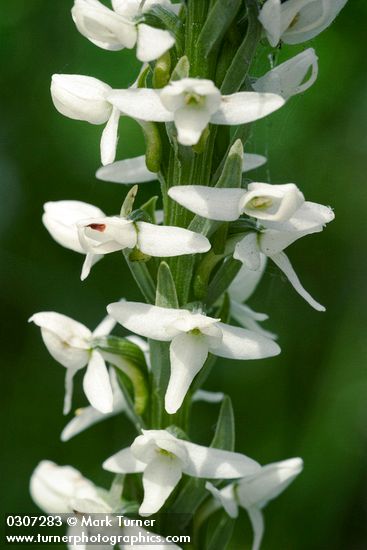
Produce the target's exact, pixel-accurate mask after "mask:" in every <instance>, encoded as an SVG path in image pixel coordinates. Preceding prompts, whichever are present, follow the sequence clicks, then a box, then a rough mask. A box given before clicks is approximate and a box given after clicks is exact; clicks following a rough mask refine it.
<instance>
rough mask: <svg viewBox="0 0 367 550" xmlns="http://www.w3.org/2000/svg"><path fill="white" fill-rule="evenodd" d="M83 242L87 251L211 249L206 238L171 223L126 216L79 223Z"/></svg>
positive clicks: (165, 253)
mask: <svg viewBox="0 0 367 550" xmlns="http://www.w3.org/2000/svg"><path fill="white" fill-rule="evenodd" d="M77 228H78V234H79V240H80V243H81V245H82V247H83V249H84V251H85V252H86V254H87V257H92V260H89V261H93V255H94V254H97V255H100V254H109V253H110V252H116V251H118V250H124V249H126V248H135V247H136V248H138V249H139V250H140V251H141V252H142V253H143V254H147V255H149V256H158V257H161V258H168V257H172V256H182V255H185V254H198V253H202V252H207V251H208V250H209V249H210V242H209V241H208V239H207V238H206V237H204V236H203V235H200V234H199V233H195V232H193V231H190V230H189V229H183V228H181V227H173V226H169V225H165V226H160V225H154V224H152V223H147V222H139V221H138V222H134V221H132V220H130V219H127V218H124V217H123V216H110V217H102V218H90V219H89V220H81V221H79V222H78V223H77Z"/></svg>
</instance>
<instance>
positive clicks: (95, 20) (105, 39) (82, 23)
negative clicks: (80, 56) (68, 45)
mask: <svg viewBox="0 0 367 550" xmlns="http://www.w3.org/2000/svg"><path fill="white" fill-rule="evenodd" d="M154 4H159V5H162V6H163V7H165V8H166V9H171V10H173V6H172V4H171V2H170V1H169V0H146V1H145V2H142V1H141V0H112V7H113V10H111V9H109V8H107V6H104V5H103V4H102V3H101V2H99V1H98V0H75V2H74V6H73V8H72V10H71V13H72V17H73V20H74V23H75V25H76V27H77V29H78V31H79V32H80V33H81V34H82V35H83V36H85V37H86V38H88V40H90V41H91V42H93V44H95V45H96V46H99V47H100V48H103V49H105V50H115V51H116V50H122V49H124V48H128V49H132V48H134V47H135V46H136V47H137V50H136V54H137V58H138V59H139V60H140V61H153V60H154V59H158V57H160V56H161V55H163V54H164V53H165V52H166V51H168V50H169V49H170V48H172V46H173V45H174V43H175V39H174V37H173V36H172V34H171V33H170V32H168V31H166V30H161V29H156V28H154V27H150V26H149V25H147V24H145V22H144V13H145V12H147V11H149V9H150V8H151V7H152V5H154Z"/></svg>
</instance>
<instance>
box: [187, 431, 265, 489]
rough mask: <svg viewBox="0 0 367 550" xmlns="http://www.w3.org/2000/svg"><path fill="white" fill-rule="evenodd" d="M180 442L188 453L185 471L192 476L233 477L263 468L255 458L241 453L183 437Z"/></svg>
mask: <svg viewBox="0 0 367 550" xmlns="http://www.w3.org/2000/svg"><path fill="white" fill-rule="evenodd" d="M180 443H181V445H183V446H184V447H185V449H186V450H187V453H188V457H187V463H186V464H185V465H184V467H183V472H184V473H185V474H188V475H190V476H194V477H200V478H208V479H210V478H211V479H231V478H235V477H243V476H245V475H250V474H253V473H255V472H257V471H258V470H260V468H261V466H260V464H258V463H257V462H256V461H255V460H252V458H249V457H248V456H246V455H242V454H240V453H233V452H231V451H223V450H222V449H215V448H213V447H203V446H202V445H196V443H191V442H189V441H185V440H183V439H182V440H180Z"/></svg>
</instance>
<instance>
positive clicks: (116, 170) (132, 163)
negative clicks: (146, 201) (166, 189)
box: [84, 155, 157, 218]
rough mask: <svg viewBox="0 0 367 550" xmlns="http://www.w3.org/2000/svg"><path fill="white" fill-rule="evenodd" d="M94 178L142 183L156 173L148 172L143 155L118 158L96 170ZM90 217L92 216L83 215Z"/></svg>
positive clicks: (154, 177) (153, 177)
mask: <svg viewBox="0 0 367 550" xmlns="http://www.w3.org/2000/svg"><path fill="white" fill-rule="evenodd" d="M96 178H97V179H99V180H102V181H111V182H113V183H126V184H131V183H143V182H146V181H154V180H156V179H157V174H155V173H154V172H150V170H148V168H147V167H146V164H145V155H141V156H140V157H135V158H132V159H125V160H118V161H117V162H114V163H113V164H109V165H108V166H103V167H102V168H100V169H99V170H97V173H96ZM84 217H85V218H91V217H92V216H90V215H89V216H84Z"/></svg>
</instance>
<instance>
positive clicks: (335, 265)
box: [0, 0, 367, 550]
mask: <svg viewBox="0 0 367 550" xmlns="http://www.w3.org/2000/svg"><path fill="white" fill-rule="evenodd" d="M71 6H72V1H71V0H53V1H50V0H2V2H1V18H0V33H1V55H2V59H1V73H2V85H1V88H0V94H1V96H2V97H1V106H0V109H1V124H0V135H1V146H0V173H1V186H0V239H1V241H0V246H1V288H2V303H1V317H2V326H3V340H2V345H1V360H2V363H3V365H2V368H1V371H0V372H1V377H2V382H1V388H2V397H1V402H0V406H1V412H2V420H3V423H4V427H3V432H2V457H1V459H2V464H1V470H0V471H1V477H2V493H1V505H2V507H3V510H4V512H7V513H10V512H18V513H19V512H29V511H32V510H33V511H35V510H36V508H35V506H34V505H33V504H32V502H31V500H30V497H29V494H28V482H29V477H30V475H31V472H32V470H33V469H34V467H35V466H36V465H37V463H38V462H39V461H40V460H41V459H44V458H47V459H51V460H54V461H56V462H58V463H60V464H72V465H74V466H75V467H77V468H79V469H80V470H81V471H82V472H83V473H84V474H85V475H86V476H87V477H91V478H92V479H94V480H96V481H98V482H99V483H101V484H106V485H108V483H109V482H110V475H109V474H107V473H106V472H103V471H102V470H101V468H100V465H101V462H102V461H103V459H105V458H106V457H108V456H110V455H111V454H112V453H114V452H115V451H117V450H118V449H120V448H122V447H123V446H125V445H127V444H129V443H130V442H131V440H132V438H133V436H134V432H133V430H132V428H131V426H130V425H129V423H128V421H127V420H126V419H125V418H124V417H122V416H119V417H117V418H115V419H112V420H109V421H107V422H105V423H103V424H100V425H98V426H95V427H94V428H92V429H90V430H89V431H87V432H84V433H83V434H81V435H80V436H78V437H76V438H75V439H73V440H71V441H70V442H68V443H61V442H60V439H59V434H60V432H61V429H62V428H63V426H64V424H65V423H66V419H64V418H63V416H62V400H63V393H64V389H63V384H64V369H63V368H62V367H61V366H59V365H58V364H57V363H55V362H54V361H53V360H52V359H51V358H50V356H49V355H48V353H47V351H46V350H45V348H44V346H43V344H42V342H41V338H40V334H39V330H38V329H36V328H35V327H34V326H31V325H28V324H27V319H28V317H29V316H30V315H31V314H32V313H34V312H36V311H41V310H55V311H59V312H62V313H65V314H67V315H69V316H71V317H74V318H76V319H78V320H79V321H81V322H83V323H85V324H87V325H88V326H90V327H91V328H93V327H94V326H95V325H97V323H98V322H99V321H100V319H101V318H102V317H103V316H104V313H105V306H106V304H108V303H109V302H111V301H115V300H116V299H117V298H119V297H120V296H122V295H126V296H128V297H129V298H132V299H139V292H138V290H137V289H136V287H135V284H134V282H133V280H132V279H131V277H130V275H129V273H128V272H127V270H126V268H125V266H124V263H123V261H122V258H121V257H120V255H119V254H112V255H110V256H109V257H106V258H105V260H104V261H103V262H101V263H100V264H99V265H98V266H96V267H95V269H94V270H93V272H92V275H91V276H90V277H89V278H88V280H87V281H85V282H84V283H81V282H80V280H79V273H80V268H81V263H82V258H81V256H79V255H77V254H75V253H73V252H70V251H68V250H66V249H63V248H61V247H59V246H58V245H57V244H56V243H54V242H53V241H52V240H51V238H50V237H49V235H48V233H47V232H46V230H45V229H44V228H43V226H42V224H41V213H42V205H43V203H44V202H46V201H48V200H59V199H79V200H83V201H86V202H91V203H93V204H96V205H98V206H100V207H101V208H102V209H103V210H104V211H105V212H107V213H109V214H112V213H116V212H117V211H118V210H119V207H120V205H121V201H122V197H123V195H124V192H125V190H126V189H125V188H122V187H121V186H118V185H114V184H107V183H102V182H99V181H97V180H96V179H95V177H94V173H95V170H96V169H97V168H98V167H99V137H100V133H101V130H102V128H101V127H95V126H91V125H88V124H86V123H81V122H75V121H72V120H69V119H66V118H63V117H62V116H61V115H59V114H58V113H57V112H56V110H55V109H54V107H53V105H52V102H51V99H50V94H49V84H50V77H51V74H52V73H79V74H88V75H92V76H95V77H97V78H100V79H101V80H104V81H106V82H108V83H109V84H110V85H111V86H114V87H125V86H127V85H129V84H131V83H132V82H133V81H134V79H135V76H136V74H137V71H138V68H139V65H138V64H137V62H136V60H135V59H134V55H133V54H132V53H131V52H127V51H124V52H116V53H111V52H106V51H103V50H101V49H98V48H97V47H95V46H93V45H92V44H91V43H90V42H88V41H87V40H85V39H84V38H82V37H81V36H80V35H79V34H78V32H77V31H76V29H75V27H74V25H73V22H72V20H71V17H70V8H71ZM366 17H367V6H366V4H365V2H364V1H363V0H351V1H350V2H349V4H348V5H347V7H346V8H345V9H344V10H343V12H342V14H341V15H340V16H339V18H338V19H337V21H336V23H335V24H334V25H333V26H332V27H331V28H330V29H329V30H328V31H327V32H325V33H324V34H323V35H321V36H320V37H318V38H317V39H315V40H314V41H313V42H312V43H311V44H310V45H312V46H313V47H315V49H316V51H317V53H318V55H319V58H320V75H319V79H318V81H317V83H316V84H315V85H314V86H313V88H312V89H310V90H309V91H308V92H307V93H306V94H304V95H301V96H297V97H295V98H293V99H291V100H290V101H289V103H288V104H287V105H286V107H285V108H283V109H282V110H281V111H279V112H278V113H276V114H275V115H273V116H272V117H270V118H269V119H267V120H266V121H263V122H261V123H259V124H258V125H256V127H255V129H254V131H253V135H252V138H251V140H250V142H249V144H248V149H247V151H248V152H256V153H260V154H266V155H268V157H269V164H268V166H267V167H265V168H263V169H259V170H258V171H257V172H255V173H251V177H252V178H253V179H255V180H258V181H271V182H273V183H285V182H290V181H292V182H295V183H297V184H298V185H299V186H300V187H301V189H302V190H303V192H304V193H305V195H306V197H307V198H308V199H309V200H313V201H316V202H320V203H324V204H330V205H331V206H332V207H333V208H334V209H335V212H336V221H335V222H334V223H332V224H330V226H329V227H328V228H327V230H326V231H324V232H323V233H322V234H319V235H315V236H309V237H308V238H306V239H303V240H302V241H299V242H298V243H297V244H295V245H293V246H292V247H291V249H290V250H289V255H290V257H291V259H292V262H293V264H294V266H295V268H296V270H297V272H298V273H299V275H300V277H301V279H302V281H303V283H304V284H305V286H306V288H307V289H308V290H310V292H311V293H312V294H313V295H314V296H315V298H316V299H318V300H320V301H321V302H322V303H324V304H325V305H326V306H327V312H326V313H325V314H320V313H317V312H315V311H313V310H312V309H311V308H310V307H309V306H308V305H307V304H306V303H305V302H303V301H302V299H301V298H300V297H299V296H298V295H297V294H296V293H295V292H294V291H293V289H292V288H291V287H290V285H289V284H288V283H287V281H285V280H284V278H283V277H282V276H281V275H280V273H279V271H277V269H276V268H275V267H273V266H271V265H269V266H268V269H267V272H266V276H265V277H264V280H263V281H262V283H261V285H260V287H259V288H258V290H257V292H256V294H255V296H254V297H253V298H252V299H251V302H250V303H251V305H252V306H253V307H254V308H255V309H257V310H259V311H265V312H267V313H268V314H269V315H270V321H269V322H268V323H267V327H268V328H270V329H271V330H274V331H276V332H277V333H278V334H279V342H280V344H281V347H282V350H283V351H282V354H281V356H279V357H278V358H275V359H271V360H267V361H262V362H248V363H240V362H232V363H231V362H230V361H227V362H226V364H224V363H222V364H220V363H218V364H217V366H216V367H215V369H214V371H213V373H212V375H211V377H210V379H209V380H208V382H207V389H212V390H216V391H218V390H221V391H224V392H226V393H228V394H230V395H231V396H232V399H233V404H234V409H235V413H236V418H237V450H239V451H242V452H245V453H246V454H248V455H250V456H252V457H253V458H256V459H257V460H259V461H260V462H261V463H267V462H273V461H276V460H281V459H284V458H288V457H291V456H302V457H303V458H304V460H305V471H304V473H303V475H302V476H301V477H300V478H299V479H298V480H297V482H296V483H294V485H293V486H292V487H290V489H289V490H288V491H287V492H286V493H285V494H284V495H282V496H281V497H280V498H279V499H278V500H277V501H275V502H273V503H271V504H270V505H269V507H268V509H267V510H266V523H267V530H266V534H265V539H264V546H263V548H264V549H265V550H319V549H328V550H329V549H330V550H339V549H340V550H362V549H365V548H367V527H366V525H367V524H366V516H367V468H366V454H367V453H366V450H367V449H366V447H367V445H366V443H367V365H366V361H365V357H366V329H367V313H366V312H367V292H366V267H367V265H366V264H367V259H366V247H367V233H366V225H365V221H366V211H367V191H366V185H367V182H366V181H365V180H366V172H367V170H366V169H367V160H366V159H367V57H366V24H365V21H366ZM300 49H302V48H299V47H298V48H297V47H296V48H291V47H284V48H283V51H282V52H281V56H282V57H285V58H286V57H289V56H291V55H292V54H293V53H297V52H298V51H299V50H300ZM267 64H268V62H267V60H266V57H265V54H264V55H263V56H261V55H260V56H259V59H258V60H257V62H256V64H255V69H256V70H257V71H258V74H259V73H260V72H261V70H265V68H266V65H267ZM120 136H121V137H120V142H119V155H118V158H125V157H129V156H131V155H135V154H141V153H142V152H143V150H144V149H143V140H142V136H141V133H140V130H139V128H138V126H137V125H136V123H135V122H133V121H131V120H128V119H126V118H124V119H122V120H121V125H120ZM148 186H149V184H148ZM154 186H155V184H153V186H150V187H149V190H148V191H147V187H145V191H144V190H143V186H142V187H141V192H140V193H141V196H142V198H144V197H145V196H147V193H150V192H151V190H152V188H153V187H154ZM79 381H80V379H79ZM84 403H85V398H84V396H83V394H82V392H81V391H80V388H79V387H78V388H77V391H76V392H75V395H74V405H75V407H77V406H81V405H83V404H84ZM216 407H217V406H216V405H196V413H195V414H197V415H198V416H197V418H198V420H200V426H196V433H195V437H196V439H197V441H198V442H202V443H208V442H209V441H210V439H211V436H212V432H213V429H214V424H215V419H216V414H217V408H216ZM195 424H199V422H198V421H195ZM236 536H237V537H238V538H237V539H236V540H239V541H241V540H242V541H243V540H245V541H246V546H244V545H243V542H242V545H240V546H239V545H238V543H234V545H233V548H236V549H237V548H250V546H249V545H250V540H251V537H250V528H249V524H248V521H247V518H246V515H245V513H243V515H241V522H239V524H238V528H237V531H236ZM218 550H219V549H218Z"/></svg>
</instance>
